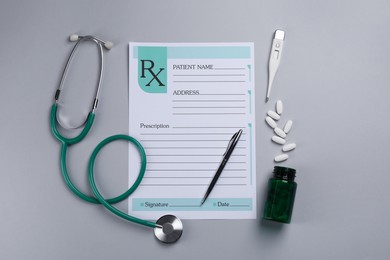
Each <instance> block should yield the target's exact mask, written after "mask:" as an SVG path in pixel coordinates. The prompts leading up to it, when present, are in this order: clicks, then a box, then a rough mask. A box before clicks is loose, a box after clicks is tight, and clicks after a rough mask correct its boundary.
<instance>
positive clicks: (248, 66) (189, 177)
mask: <svg viewBox="0 0 390 260" xmlns="http://www.w3.org/2000/svg"><path fill="white" fill-rule="evenodd" d="M254 86H255V84H254V48H253V43H184V44H183V43H132V42H131V43H130V44H129V134H130V136H132V137H134V138H136V139H137V140H139V142H140V143H141V144H142V145H143V147H144V149H145V152H146V156H147V166H146V171H145V175H144V178H143V180H142V182H141V184H140V186H139V188H138V189H137V190H136V191H135V192H134V193H133V194H132V196H130V198H129V207H128V209H129V213H131V214H134V215H136V216H138V217H140V218H147V219H156V218H159V217H160V216H161V215H165V214H174V215H177V216H178V217H180V218H182V219H251V218H256V149H255V143H256V142H255V102H254V101H255V95H254V94H255V93H254ZM239 129H242V130H243V134H242V136H241V138H240V140H239V142H238V144H237V146H236V148H235V149H234V151H233V153H232V156H231V157H230V159H229V161H228V163H227V164H226V166H225V168H224V170H223V172H222V174H221V176H220V178H219V179H218V181H217V184H216V186H215V187H214V189H213V191H212V192H211V194H210V196H209V198H208V199H207V200H206V202H205V203H204V204H203V205H202V206H200V202H201V200H202V198H203V196H204V194H205V192H206V190H207V188H208V186H209V184H210V182H211V180H212V178H213V176H214V174H215V172H216V170H217V169H218V166H219V165H220V163H221V161H222V158H223V154H224V153H225V151H226V148H227V146H228V143H229V140H230V138H231V137H232V136H233V134H234V133H235V132H237V131H238V130H239ZM137 158H139V154H138V151H137V150H136V149H135V148H134V146H133V145H130V146H129V187H130V186H131V185H132V184H133V183H134V181H135V179H136V177H137V176H138V172H139V169H140V163H139V159H138V161H137V160H136V159H137ZM134 162H136V163H134Z"/></svg>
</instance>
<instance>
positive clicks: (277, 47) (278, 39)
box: [265, 30, 285, 102]
mask: <svg viewBox="0 0 390 260" xmlns="http://www.w3.org/2000/svg"><path fill="white" fill-rule="evenodd" d="M284 35H285V33H284V31H282V30H276V32H275V37H274V40H273V41H272V48H271V53H270V56H269V64H268V88H267V97H266V99H265V102H268V100H269V95H270V93H271V88H272V83H273V81H274V78H275V75H276V72H277V71H278V68H279V63H280V58H281V57H282V50H283V42H284Z"/></svg>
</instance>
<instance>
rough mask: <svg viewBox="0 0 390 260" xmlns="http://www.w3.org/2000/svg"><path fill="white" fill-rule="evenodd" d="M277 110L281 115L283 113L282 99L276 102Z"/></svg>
mask: <svg viewBox="0 0 390 260" xmlns="http://www.w3.org/2000/svg"><path fill="white" fill-rule="evenodd" d="M276 112H277V113H278V114H279V115H281V114H282V113H283V103H282V101H281V100H278V101H277V102H276Z"/></svg>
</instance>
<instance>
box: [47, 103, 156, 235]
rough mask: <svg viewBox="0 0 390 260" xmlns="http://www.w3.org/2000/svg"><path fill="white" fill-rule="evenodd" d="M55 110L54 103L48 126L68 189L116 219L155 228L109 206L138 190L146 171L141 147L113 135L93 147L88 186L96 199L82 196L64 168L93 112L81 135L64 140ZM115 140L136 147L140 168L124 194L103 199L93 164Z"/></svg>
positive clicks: (90, 116) (90, 117)
mask: <svg viewBox="0 0 390 260" xmlns="http://www.w3.org/2000/svg"><path fill="white" fill-rule="evenodd" d="M57 108H58V106H57V104H56V103H55V104H53V106H52V108H51V113H50V126H51V131H52V133H53V135H54V136H55V137H56V138H57V140H58V141H60V142H61V144H62V147H61V155H60V162H61V173H62V176H63V178H64V180H65V184H66V185H67V186H68V187H69V189H70V190H71V191H72V192H73V193H74V194H75V195H76V196H78V197H79V198H80V199H82V200H84V201H87V202H90V203H93V204H102V205H103V206H104V207H105V208H106V209H108V210H109V211H111V212H112V213H114V214H115V215H117V216H118V217H121V218H123V219H126V220H129V221H132V222H134V223H137V224H141V225H144V226H147V227H152V228H154V227H157V226H158V225H157V224H156V223H154V222H151V221H147V220H143V219H139V218H136V217H133V216H130V215H128V214H126V213H124V212H123V211H120V210H119V209H117V208H115V207H114V206H112V205H111V204H115V203H118V202H120V201H123V200H125V199H127V198H128V197H129V196H130V195H131V194H132V193H133V192H134V191H135V190H136V189H137V188H138V186H139V184H140V183H141V181H142V178H143V177H144V174H145V169H146V154H145V150H144V148H143V147H142V145H141V144H140V143H139V142H138V141H137V140H136V139H134V138H133V137H131V136H128V135H113V136H110V137H107V138H106V139H104V140H103V141H101V142H100V143H99V144H98V145H97V146H96V147H95V149H94V151H93V152H92V155H91V157H90V160H89V166H88V179H89V183H90V186H91V188H92V192H93V194H94V195H95V196H96V197H91V196H88V195H86V194H84V193H83V192H81V191H80V190H79V189H77V187H76V186H75V185H74V184H73V182H72V181H71V179H70V177H69V174H68V170H67V167H66V154H67V150H68V146H70V145H72V144H76V143H78V142H80V141H81V140H83V139H84V137H85V136H86V135H87V134H88V132H89V130H90V129H91V127H92V124H93V121H94V119H95V114H94V113H93V112H90V113H89V114H88V118H87V121H86V123H85V126H84V129H83V130H82V131H81V133H80V134H79V135H78V136H76V137H73V138H66V137H64V136H62V135H61V134H60V132H59V131H58V129H57ZM116 140H126V141H129V142H131V143H133V144H134V145H135V146H136V147H137V149H138V151H139V153H140V156H141V167H140V171H139V174H138V177H137V179H136V181H135V182H134V184H133V185H132V186H131V187H130V188H129V189H128V190H127V191H126V192H124V193H122V194H121V195H119V196H117V197H114V198H110V199H105V198H104V197H103V196H102V195H101V193H100V192H99V190H98V188H97V186H96V183H95V179H94V164H95V160H96V156H97V155H98V153H99V151H100V150H101V149H102V148H103V147H104V146H105V145H106V144H108V143H110V142H112V141H116Z"/></svg>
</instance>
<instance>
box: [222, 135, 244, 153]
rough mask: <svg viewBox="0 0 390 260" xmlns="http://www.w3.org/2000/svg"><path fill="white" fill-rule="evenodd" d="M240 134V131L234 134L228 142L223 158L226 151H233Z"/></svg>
mask: <svg viewBox="0 0 390 260" xmlns="http://www.w3.org/2000/svg"><path fill="white" fill-rule="evenodd" d="M241 133H242V129H240V130H238V131H237V132H235V133H234V135H233V136H232V138H230V141H229V143H228V145H227V147H226V151H225V153H224V154H223V156H225V155H226V154H227V153H228V151H230V149H234V146H235V145H236V144H237V142H238V140H239V139H240V136H241Z"/></svg>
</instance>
